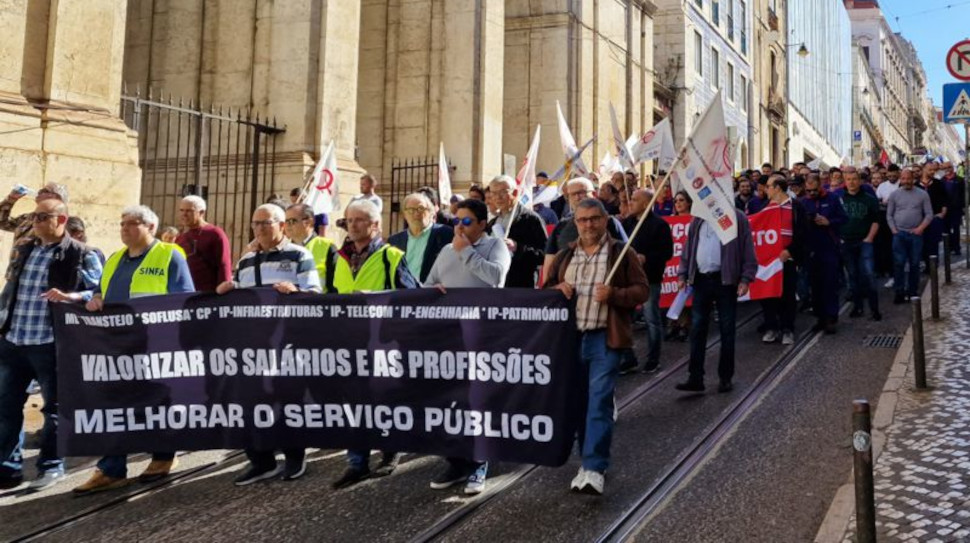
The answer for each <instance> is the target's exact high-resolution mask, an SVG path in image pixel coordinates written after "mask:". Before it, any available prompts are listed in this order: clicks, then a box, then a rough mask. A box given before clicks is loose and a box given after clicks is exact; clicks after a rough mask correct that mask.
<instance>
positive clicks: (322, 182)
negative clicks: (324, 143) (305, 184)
mask: <svg viewBox="0 0 970 543" xmlns="http://www.w3.org/2000/svg"><path fill="white" fill-rule="evenodd" d="M304 202H305V203H306V204H308V205H310V206H311V207H313V214H314V215H320V214H322V213H333V210H334V209H337V208H338V207H340V189H339V185H338V183H337V151H336V150H335V148H334V144H333V140H331V141H330V145H329V146H328V147H327V150H326V151H324V152H323V155H322V156H321V157H320V161H319V162H317V165H316V166H314V167H313V174H312V175H311V176H310V187H309V190H308V191H307V195H306V200H304Z"/></svg>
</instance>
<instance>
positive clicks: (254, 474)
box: [75, 464, 281, 491]
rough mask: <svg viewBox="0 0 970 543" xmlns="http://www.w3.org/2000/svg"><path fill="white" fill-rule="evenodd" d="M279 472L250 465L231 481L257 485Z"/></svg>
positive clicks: (275, 468) (273, 465)
mask: <svg viewBox="0 0 970 543" xmlns="http://www.w3.org/2000/svg"><path fill="white" fill-rule="evenodd" d="M280 471H281V470H280V467H279V465H278V464H272V465H269V466H252V465H251V466H249V469H247V470H246V471H245V472H243V474H242V475H240V476H239V477H236V480H235V481H233V484H234V485H236V486H246V485H251V484H253V483H258V482H259V481H265V480H266V479H272V478H274V477H277V476H279V474H280ZM75 491H76V489H75Z"/></svg>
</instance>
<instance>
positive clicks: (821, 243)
mask: <svg viewBox="0 0 970 543" xmlns="http://www.w3.org/2000/svg"><path fill="white" fill-rule="evenodd" d="M799 202H800V203H801V204H802V206H803V207H804V208H805V214H806V215H807V216H808V236H807V237H806V242H807V245H808V250H809V252H810V253H811V254H815V253H817V252H826V253H828V252H834V253H838V252H839V232H840V230H841V229H842V225H843V224H845V222H846V221H847V220H848V216H847V215H846V214H845V209H843V208H842V202H840V201H839V197H838V195H837V194H835V193H831V192H826V193H825V195H824V196H820V197H819V198H818V199H812V198H808V197H802V198H801V199H800V200H799ZM816 215H821V216H823V217H825V218H826V219H828V220H829V224H828V225H827V226H819V225H817V224H815V216H816Z"/></svg>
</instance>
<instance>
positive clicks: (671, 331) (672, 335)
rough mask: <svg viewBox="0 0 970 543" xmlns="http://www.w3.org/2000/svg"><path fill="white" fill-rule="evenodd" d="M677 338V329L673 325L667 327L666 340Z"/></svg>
mask: <svg viewBox="0 0 970 543" xmlns="http://www.w3.org/2000/svg"><path fill="white" fill-rule="evenodd" d="M675 339H677V329H676V328H674V327H672V326H671V327H670V328H668V329H667V334H666V335H665V336H664V340H665V341H673V340H675Z"/></svg>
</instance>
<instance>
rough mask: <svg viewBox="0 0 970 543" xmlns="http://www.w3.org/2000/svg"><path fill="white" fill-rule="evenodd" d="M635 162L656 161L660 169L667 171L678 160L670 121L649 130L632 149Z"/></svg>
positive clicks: (666, 120)
mask: <svg viewBox="0 0 970 543" xmlns="http://www.w3.org/2000/svg"><path fill="white" fill-rule="evenodd" d="M630 152H631V153H632V155H633V161H634V162H636V163H637V164H639V163H641V162H646V161H648V160H656V161H657V166H658V168H659V169H661V170H664V171H667V170H670V167H671V166H672V165H673V163H674V160H676V159H677V149H675V148H674V137H673V134H672V132H671V130H670V120H669V119H664V120H662V121H660V122H659V123H657V125H656V126H654V127H653V128H651V129H650V130H647V132H646V133H644V134H643V136H640V138H639V139H638V140H637V141H636V143H634V144H633V145H632V147H631V149H630Z"/></svg>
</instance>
